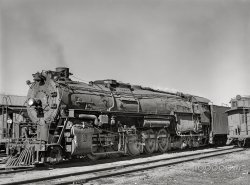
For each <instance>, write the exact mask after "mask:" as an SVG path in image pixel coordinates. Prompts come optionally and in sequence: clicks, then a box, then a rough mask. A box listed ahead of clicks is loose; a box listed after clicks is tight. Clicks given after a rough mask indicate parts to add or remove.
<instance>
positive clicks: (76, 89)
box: [6, 67, 228, 166]
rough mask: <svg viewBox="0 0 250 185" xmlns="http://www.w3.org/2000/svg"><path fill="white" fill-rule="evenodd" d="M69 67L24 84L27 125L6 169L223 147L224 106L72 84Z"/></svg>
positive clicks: (110, 83)
mask: <svg viewBox="0 0 250 185" xmlns="http://www.w3.org/2000/svg"><path fill="white" fill-rule="evenodd" d="M70 75H72V74H71V73H70V72H69V68H64V67H59V68H56V71H42V72H37V73H35V74H33V82H30V81H27V84H28V85H29V91H28V95H27V113H28V116H29V118H30V120H31V121H30V122H29V123H27V122H26V123H20V125H19V128H18V135H17V134H16V135H17V136H16V138H13V139H11V140H10V141H9V142H8V145H7V153H8V155H9V156H10V158H9V160H8V161H7V163H6V165H7V166H13V165H14V166H21V165H30V164H35V163H45V162H49V163H55V162H60V161H62V160H65V159H71V158H74V157H81V156H87V157H88V158H90V159H91V160H96V159H98V158H100V157H107V156H119V155H130V156H137V155H140V154H141V153H143V152H145V153H147V154H151V153H153V152H167V151H168V150H170V149H173V148H185V147H199V146H204V145H208V144H209V143H216V144H224V143H225V142H226V136H227V115H226V114H225V111H226V110H227V109H228V108H227V107H220V106H215V105H212V104H211V102H210V101H209V100H208V99H206V98H202V97H198V96H193V95H189V94H183V93H180V92H177V93H173V92H166V91H161V90H155V89H152V88H148V87H142V86H138V85H130V84H127V83H122V82H118V81H116V80H111V79H108V80H98V81H91V82H89V83H88V84H87V83H83V82H78V81H73V80H71V79H70Z"/></svg>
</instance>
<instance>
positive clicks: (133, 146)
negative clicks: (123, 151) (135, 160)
mask: <svg viewBox="0 0 250 185" xmlns="http://www.w3.org/2000/svg"><path fill="white" fill-rule="evenodd" d="M127 152H128V154H129V155H130V156H136V155H140V153H141V146H140V144H139V142H138V138H137V136H130V137H129V138H128V143H127Z"/></svg>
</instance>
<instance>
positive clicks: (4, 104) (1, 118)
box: [0, 94, 28, 152]
mask: <svg viewBox="0 0 250 185" xmlns="http://www.w3.org/2000/svg"><path fill="white" fill-rule="evenodd" d="M25 101H26V97H25V96H16V95H6V94H0V149H1V152H4V151H5V146H6V143H7V142H8V141H9V140H10V139H11V138H16V137H17V135H16V134H18V129H17V128H18V125H19V123H20V122H25V121H26V119H28V115H27V111H26V106H25V105H24V104H25Z"/></svg>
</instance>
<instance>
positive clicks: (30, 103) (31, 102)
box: [28, 98, 36, 106]
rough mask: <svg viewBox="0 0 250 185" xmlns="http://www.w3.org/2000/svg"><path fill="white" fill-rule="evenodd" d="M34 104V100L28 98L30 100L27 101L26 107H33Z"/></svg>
mask: <svg viewBox="0 0 250 185" xmlns="http://www.w3.org/2000/svg"><path fill="white" fill-rule="evenodd" d="M35 103H36V100H35V99H34V98H30V99H29V100H28V105H29V106H33V105H35Z"/></svg>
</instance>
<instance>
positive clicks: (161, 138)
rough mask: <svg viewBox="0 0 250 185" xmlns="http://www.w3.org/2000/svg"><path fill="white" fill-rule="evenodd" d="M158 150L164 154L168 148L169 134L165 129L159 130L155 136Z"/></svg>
mask: <svg viewBox="0 0 250 185" xmlns="http://www.w3.org/2000/svg"><path fill="white" fill-rule="evenodd" d="M157 138H158V150H159V151H160V152H162V153H164V152H166V151H167V150H168V148H169V142H170V141H169V134H168V133H167V131H166V130H165V129H161V130H159V131H158V134H157Z"/></svg>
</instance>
